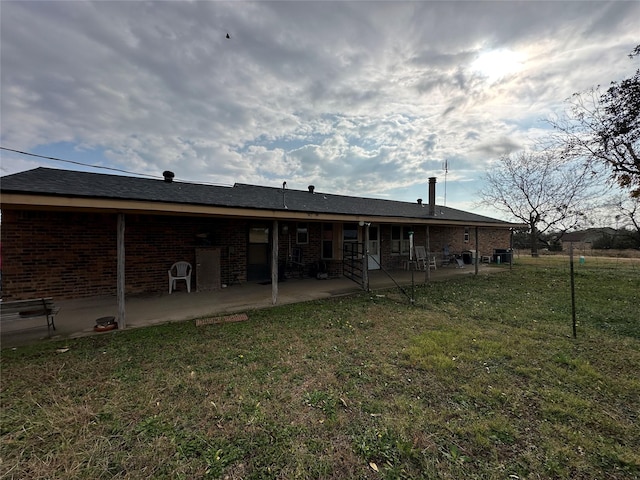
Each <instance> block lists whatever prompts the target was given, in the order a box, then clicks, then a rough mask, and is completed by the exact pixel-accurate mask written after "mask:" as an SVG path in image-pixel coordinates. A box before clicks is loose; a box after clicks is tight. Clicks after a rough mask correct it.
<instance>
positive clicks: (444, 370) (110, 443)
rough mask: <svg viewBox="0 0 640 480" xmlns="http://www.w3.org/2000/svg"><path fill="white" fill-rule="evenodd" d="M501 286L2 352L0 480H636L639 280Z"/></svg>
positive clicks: (558, 270)
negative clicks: (574, 330)
mask: <svg viewBox="0 0 640 480" xmlns="http://www.w3.org/2000/svg"><path fill="white" fill-rule="evenodd" d="M525 263H526V264H525ZM504 270H505V271H504V272H503V273H500V274H496V275H490V276H479V277H473V276H466V277H462V278H455V279H451V280H448V281H447V282H442V283H433V284H430V285H427V286H422V287H419V288H418V289H417V291H416V295H417V301H416V305H415V306H409V305H406V302H404V300H406V299H404V298H403V297H402V296H401V295H398V299H399V300H400V299H403V301H395V300H394V298H395V297H396V295H395V293H394V292H393V291H389V292H387V295H386V297H378V296H372V295H366V294H362V295H359V296H355V297H350V298H342V299H333V300H328V301H318V302H310V303H305V304H298V305H291V306H285V307H278V308H273V309H268V310H263V311H256V312H250V315H249V317H250V320H249V321H248V322H244V323H227V324H220V325H204V326H200V327H196V326H195V323H194V322H189V323H180V324H171V325H164V326H157V327H151V328H147V329H140V330H132V331H125V332H114V333H113V334H109V335H102V336H97V337H91V338H83V339H78V340H74V341H72V342H68V343H65V344H60V343H47V344H42V345H38V346H32V347H26V348H21V349H18V350H5V351H3V352H2V391H1V401H2V417H1V419H2V423H1V428H2V429H1V435H2V445H1V450H0V451H1V463H0V474H1V475H2V478H34V479H35V478H43V479H44V478H127V479H137V478H185V479H186V478H189V479H191V478H228V479H240V478H242V479H257V478H287V479H288V478H388V479H391V478H434V479H435V478H444V479H459V478H470V479H473V478H482V479H494V478H495V479H509V478H510V479H542V478H545V479H546V478H574V479H575V478H577V479H581V478H582V479H592V478H611V479H623V478H629V479H630V478H637V477H638V476H640V454H639V453H638V452H639V451H640V448H639V447H640V433H639V430H638V427H637V425H638V412H639V411H640V380H639V377H638V365H640V325H639V321H638V309H639V307H640V274H639V273H640V272H639V270H638V268H637V266H636V265H635V264H631V265H626V264H625V265H624V266H621V265H619V264H616V265H615V266H613V267H611V268H609V267H607V266H603V265H590V264H589V263H586V264H584V265H581V266H580V268H577V269H576V292H577V296H578V302H577V304H578V318H579V327H578V338H577V339H573V338H571V336H570V335H571V318H570V303H569V296H568V295H569V287H568V285H569V279H568V275H567V272H568V267H566V266H565V265H564V264H562V263H561V262H559V263H557V264H548V263H545V264H542V263H539V262H538V261H527V262H519V264H517V265H516V266H515V267H514V269H513V271H512V272H509V271H508V270H507V269H504ZM378 293H380V292H378ZM63 345H64V346H68V347H69V350H68V351H67V352H65V353H57V352H56V350H57V349H58V348H60V347H61V346H63Z"/></svg>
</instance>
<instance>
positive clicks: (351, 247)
mask: <svg viewBox="0 0 640 480" xmlns="http://www.w3.org/2000/svg"><path fill="white" fill-rule="evenodd" d="M342 249H343V251H344V252H345V255H349V256H351V257H354V256H355V257H359V256H360V253H361V251H360V249H359V248H358V224H357V223H345V224H344V225H342ZM347 252H349V253H347Z"/></svg>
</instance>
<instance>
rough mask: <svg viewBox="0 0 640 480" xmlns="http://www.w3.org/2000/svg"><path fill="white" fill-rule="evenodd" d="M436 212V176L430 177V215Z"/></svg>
mask: <svg viewBox="0 0 640 480" xmlns="http://www.w3.org/2000/svg"><path fill="white" fill-rule="evenodd" d="M435 214H436V177H429V215H431V216H432V217H433V216H435Z"/></svg>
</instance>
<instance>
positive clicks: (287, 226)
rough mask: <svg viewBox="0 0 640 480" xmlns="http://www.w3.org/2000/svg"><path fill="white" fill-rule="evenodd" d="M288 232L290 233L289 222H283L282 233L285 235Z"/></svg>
mask: <svg viewBox="0 0 640 480" xmlns="http://www.w3.org/2000/svg"><path fill="white" fill-rule="evenodd" d="M288 233H289V224H287V223H283V224H282V234H283V235H287V234H288Z"/></svg>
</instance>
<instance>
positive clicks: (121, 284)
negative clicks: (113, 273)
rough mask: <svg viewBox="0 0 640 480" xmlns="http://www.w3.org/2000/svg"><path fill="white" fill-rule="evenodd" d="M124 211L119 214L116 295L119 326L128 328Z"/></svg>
mask: <svg viewBox="0 0 640 480" xmlns="http://www.w3.org/2000/svg"><path fill="white" fill-rule="evenodd" d="M124 267H125V263H124V213H119V214H118V234H117V277H118V279H117V287H116V296H117V297H118V328H120V329H125V328H127V319H126V317H125V310H124V289H125V277H124Z"/></svg>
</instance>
